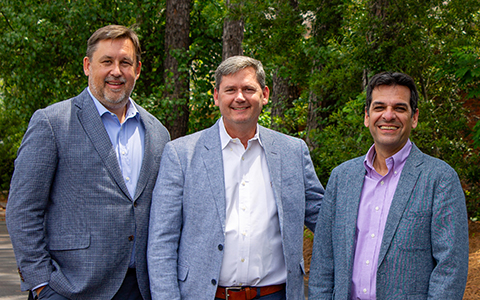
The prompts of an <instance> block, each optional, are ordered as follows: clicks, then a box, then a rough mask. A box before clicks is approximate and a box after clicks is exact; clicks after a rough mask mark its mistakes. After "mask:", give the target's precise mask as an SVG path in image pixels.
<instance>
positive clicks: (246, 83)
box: [147, 56, 324, 300]
mask: <svg viewBox="0 0 480 300" xmlns="http://www.w3.org/2000/svg"><path fill="white" fill-rule="evenodd" d="M215 80H216V85H215V90H214V100H215V105H216V106H218V107H219V108H220V112H221V114H222V118H221V119H220V120H219V121H217V123H216V124H215V125H214V126H212V127H210V128H208V129H206V130H203V131H200V132H197V133H195V134H192V135H189V136H186V137H183V138H180V139H177V140H175V141H173V142H171V143H168V144H167V146H166V147H165V151H164V154H163V156H162V163H161V166H160V173H159V176H158V179H157V183H156V187H155V190H154V196H153V200H152V210H151V212H150V216H151V218H150V230H149V240H148V252H147V261H148V269H149V275H150V285H151V291H152V298H153V299H169V300H170V299H191V300H201V299H208V300H213V299H227V298H228V299H230V300H234V299H253V298H254V297H258V298H255V299H269V300H271V299H274V300H276V299H304V287H303V286H304V283H303V275H304V270H303V253H302V252H303V251H302V247H303V244H302V243H303V229H304V224H306V225H307V226H308V227H309V228H311V229H312V230H313V229H314V227H315V226H314V225H315V220H316V218H317V214H318V210H319V206H320V201H321V199H322V198H323V193H324V190H323V187H322V185H321V184H320V182H319V181H318V178H317V176H316V174H315V171H314V168H313V165H312V161H311V159H310V155H309V153H308V149H307V147H306V144H305V143H304V142H303V141H302V140H300V139H296V138H293V137H289V136H286V135H283V134H280V133H278V132H275V131H271V130H268V129H266V128H264V127H262V126H259V125H258V124H257V121H258V117H259V115H260V112H261V110H262V107H263V106H264V105H265V104H267V102H268V96H269V89H268V87H267V86H265V72H264V70H263V66H262V64H261V63H260V62H259V61H257V60H255V59H252V58H249V57H245V56H235V57H230V58H228V59H227V60H225V61H224V62H223V63H222V64H221V65H220V66H219V67H218V69H217V70H216V72H215ZM285 287H286V288H285Z"/></svg>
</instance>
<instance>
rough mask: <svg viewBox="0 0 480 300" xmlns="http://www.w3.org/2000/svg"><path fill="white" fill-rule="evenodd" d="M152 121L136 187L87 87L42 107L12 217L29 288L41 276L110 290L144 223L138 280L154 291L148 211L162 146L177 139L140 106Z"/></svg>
mask: <svg viewBox="0 0 480 300" xmlns="http://www.w3.org/2000/svg"><path fill="white" fill-rule="evenodd" d="M136 107H137V109H138V111H139V112H140V115H141V120H142V123H143V125H144V127H145V149H144V158H143V163H142V167H141V171H140V173H141V174H140V177H139V179H138V185H137V188H136V194H135V197H134V198H133V199H132V198H131V197H130V194H129V192H128V190H127V187H126V185H125V181H124V179H123V176H122V173H121V171H120V167H119V164H118V160H117V156H116V154H115V151H114V148H113V146H112V144H111V142H110V138H109V136H108V133H107V131H106V130H105V127H104V125H103V123H102V120H101V119H100V116H99V114H98V111H97V109H96V107H95V104H94V102H93V100H92V98H91V97H90V95H89V93H88V91H87V90H86V89H85V90H84V91H83V92H82V93H81V94H80V95H78V96H77V97H74V98H72V99H69V100H66V101H62V102H59V103H56V104H53V105H51V106H49V107H47V108H45V109H40V110H38V111H37V112H35V113H34V115H33V116H32V119H31V121H30V124H29V126H28V129H27V132H26V133H25V136H24V138H23V141H22V145H21V146H20V149H19V150H18V157H17V159H16V161H15V171H14V174H13V178H12V182H11V188H10V194H9V199H8V204H7V213H6V215H7V226H8V231H9V233H10V237H11V239H12V244H13V248H14V250H15V256H16V259H17V264H18V267H19V273H20V276H21V280H22V281H21V288H22V290H28V289H31V288H33V287H35V286H37V285H38V284H41V283H43V282H47V281H48V282H49V285H50V286H51V287H52V288H53V289H54V290H55V291H57V292H58V293H60V294H62V295H64V296H65V297H68V298H70V299H111V298H112V297H113V296H114V294H115V293H116V291H117V290H118V288H119V287H120V285H121V284H122V282H123V279H124V278H125V274H126V272H127V268H128V265H129V261H130V256H131V253H132V249H133V241H132V238H131V236H133V235H134V234H135V233H136V242H135V245H136V246H135V247H136V248H135V255H136V256H135V260H136V268H137V277H138V283H139V286H140V290H141V293H142V295H143V296H144V298H145V299H150V298H151V297H150V291H149V282H148V274H147V264H146V250H147V249H146V247H147V235H148V220H149V212H150V205H151V197H152V191H153V187H154V184H155V181H156V179H157V174H158V168H159V164H160V156H161V154H162V151H163V148H164V145H165V144H166V142H167V141H168V140H169V139H170V138H169V134H168V132H167V130H166V129H165V128H164V127H163V125H161V124H160V122H159V121H158V120H157V119H156V118H155V117H153V116H152V115H151V114H149V113H148V112H147V111H145V110H144V109H143V108H141V107H140V106H138V105H137V106H136Z"/></svg>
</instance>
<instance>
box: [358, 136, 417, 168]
mask: <svg viewBox="0 0 480 300" xmlns="http://www.w3.org/2000/svg"><path fill="white" fill-rule="evenodd" d="M410 150H412V142H411V141H410V139H408V140H407V142H406V143H405V146H403V148H402V149H400V151H398V152H397V153H395V154H394V155H392V156H390V157H389V158H387V159H386V163H387V167H388V172H389V173H390V171H391V170H392V169H395V168H398V167H399V166H403V164H404V162H405V161H406V160H407V158H408V155H409V154H410ZM376 154H377V153H376V152H375V144H373V145H372V147H370V149H369V150H368V152H367V155H366V156H365V160H364V161H363V165H364V166H365V169H366V170H367V173H370V172H372V171H374V170H375V168H374V167H373V161H374V160H375V156H376Z"/></svg>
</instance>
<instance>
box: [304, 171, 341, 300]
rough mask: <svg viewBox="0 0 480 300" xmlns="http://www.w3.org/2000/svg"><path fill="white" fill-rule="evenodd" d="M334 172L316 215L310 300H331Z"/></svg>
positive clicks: (332, 282) (309, 291)
mask: <svg viewBox="0 0 480 300" xmlns="http://www.w3.org/2000/svg"><path fill="white" fill-rule="evenodd" d="M336 183H337V181H336V174H335V170H334V171H333V172H332V174H331V176H330V179H329V181H328V184H327V190H326V194H325V198H323V201H322V206H321V208H320V212H319V215H318V220H317V224H316V229H315V236H314V239H313V249H312V260H311V264H310V276H309V281H308V298H309V299H311V300H320V299H325V300H326V299H333V298H332V295H333V289H334V257H333V241H332V228H333V223H334V217H335V204H336V195H335V192H336V190H337V186H336V185H337V184H336Z"/></svg>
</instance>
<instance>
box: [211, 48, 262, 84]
mask: <svg viewBox="0 0 480 300" xmlns="http://www.w3.org/2000/svg"><path fill="white" fill-rule="evenodd" d="M248 67H252V68H254V69H255V73H256V74H257V81H258V83H259V84H260V87H261V88H262V90H263V89H265V71H264V70H263V65H262V63H261V62H260V61H259V60H256V59H253V58H251V57H248V56H240V55H239V56H231V57H229V58H227V59H226V60H224V61H223V62H222V63H221V64H220V65H219V66H218V68H217V70H216V71H215V88H216V89H217V90H218V89H219V87H220V83H221V82H222V77H223V76H226V75H230V74H235V73H237V72H238V71H240V70H243V69H245V68H248Z"/></svg>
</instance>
